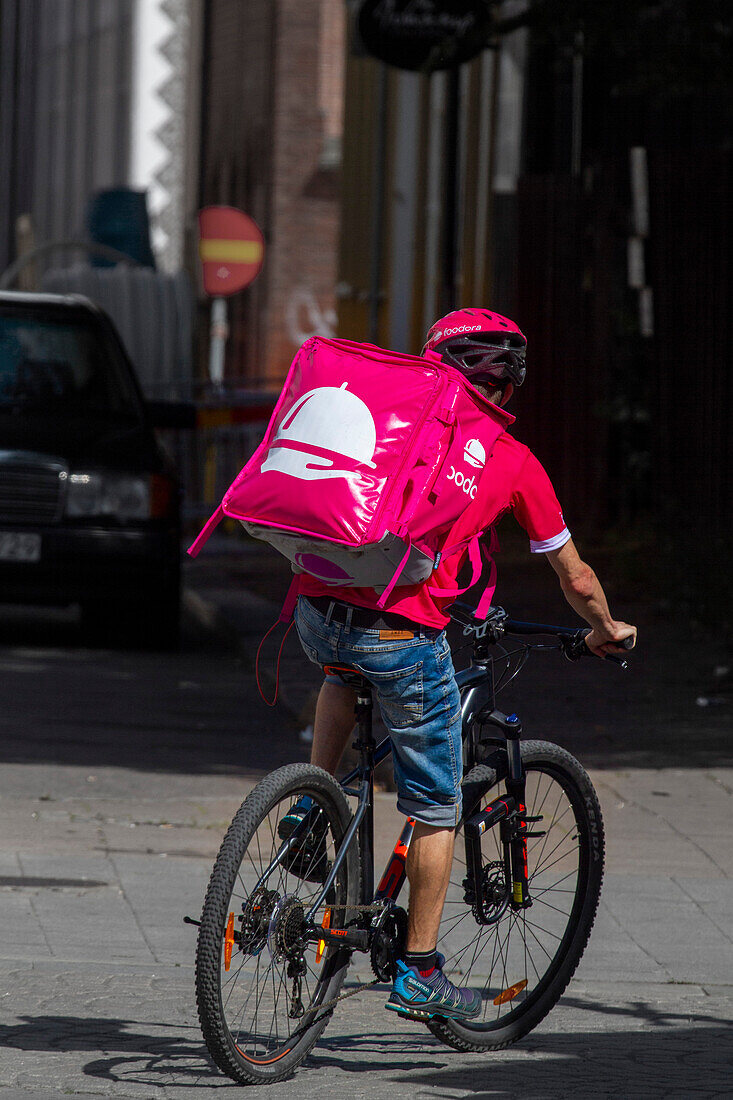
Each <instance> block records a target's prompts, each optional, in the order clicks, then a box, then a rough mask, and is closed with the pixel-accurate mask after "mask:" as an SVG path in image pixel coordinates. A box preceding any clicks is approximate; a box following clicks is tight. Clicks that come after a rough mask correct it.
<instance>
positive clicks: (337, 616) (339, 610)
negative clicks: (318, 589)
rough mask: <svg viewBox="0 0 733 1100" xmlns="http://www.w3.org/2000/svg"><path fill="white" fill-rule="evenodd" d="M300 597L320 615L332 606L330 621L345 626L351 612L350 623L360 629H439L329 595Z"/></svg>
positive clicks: (433, 631)
mask: <svg viewBox="0 0 733 1100" xmlns="http://www.w3.org/2000/svg"><path fill="white" fill-rule="evenodd" d="M302 599H305V600H307V601H308V603H309V604H312V606H313V607H315V608H316V610H317V611H320V612H321V614H322V615H327V614H328V609H329V608H330V607H331V606H332V607H333V611H332V612H331V622H332V623H340V624H341V625H342V626H345V625H346V623H347V620H348V614H349V612H351V625H352V626H356V627H361V629H362V630H411V631H412V632H413V634H439V633H440V631H439V630H438V629H437V628H435V627H432V626H423V625H422V623H415V622H413V621H412V620H411V619H406V618H405V617H404V615H395V614H394V613H393V612H392V611H371V610H370V609H369V608H368V607H356V606H354V605H353V604H346V603H340V602H339V601H338V600H332V599H331V598H330V596H303V597H302Z"/></svg>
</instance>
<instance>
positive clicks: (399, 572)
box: [377, 535, 412, 608]
mask: <svg viewBox="0 0 733 1100" xmlns="http://www.w3.org/2000/svg"><path fill="white" fill-rule="evenodd" d="M411 550H412V539H411V538H410V536H409V535H407V549H406V550H405V552H404V554H403V555H402V560H401V561H400V564H399V565H398V566H397V568H396V569H395V571H394V573H393V574H392V576H391V578H390V581H389V584H388V585H387V587H386V588H385V590H384V592H383V593H382V595H381V596H380V597H379V599H378V600H377V607H379V608H383V607H384V605H385V604H386V602H387V600H388V599H389V597H390V596H391V595H392V589H393V588H394V586H395V585H396V584H397V581H398V580H399V579H400V577H401V576H402V570H403V569H404V568H405V566H406V565H407V559H408V558H409V556H410V551H411Z"/></svg>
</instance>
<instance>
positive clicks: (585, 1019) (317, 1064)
mask: <svg viewBox="0 0 733 1100" xmlns="http://www.w3.org/2000/svg"><path fill="white" fill-rule="evenodd" d="M274 557H275V555H274V554H269V553H267V552H266V551H264V552H263V551H260V550H255V549H252V548H249V549H247V548H243V549H241V551H240V552H238V553H237V554H236V555H234V556H233V555H231V554H230V553H228V552H227V551H226V548H225V544H224V543H223V541H222V540H212V543H211V545H210V549H209V551H208V552H207V553H206V554H205V555H204V556H202V558H201V559H199V561H198V562H197V563H192V564H191V565H190V566H189V567H188V574H187V576H188V586H189V596H188V598H187V613H186V630H185V638H184V645H183V649H182V651H181V652H180V653H178V654H164V655H160V654H155V653H146V652H133V651H125V650H112V649H109V650H92V649H88V648H85V647H84V645H83V639H82V638H81V636H80V634H79V631H78V627H77V626H76V622H75V619H74V617H73V614H71V613H43V612H27V611H20V610H19V611H17V612H16V611H12V612H11V611H8V612H7V613H5V612H4V613H3V618H2V624H1V625H0V673H1V674H2V677H1V679H0V692H1V704H0V753H1V755H2V762H3V767H2V770H1V771H0V830H1V835H2V837H3V843H2V848H1V849H0V927H2V938H1V940H0V970H1V971H2V999H3V1000H2V1003H3V1012H2V1016H1V1017H0V1045H2V1057H1V1058H0V1100H6V1098H7V1100H10V1098H13V1100H14V1098H16V1097H17V1098H18V1100H20V1098H22V1100H35V1098H46V1097H61V1096H69V1095H72V1096H73V1095H79V1096H105V1097H106V1096H114V1097H118V1096H119V1097H142V1098H160V1100H163V1098H171V1100H179V1098H180V1100H184V1098H185V1100H189V1098H194V1097H196V1098H198V1097H202V1096H206V1095H207V1094H208V1092H209V1090H211V1095H212V1096H214V1097H221V1100H225V1098H226V1097H228V1096H232V1097H233V1096H235V1095H237V1096H241V1095H243V1094H242V1093H241V1091H240V1090H239V1089H238V1088H237V1087H236V1086H234V1085H232V1084H231V1083H230V1082H228V1081H227V1079H225V1078H223V1077H222V1076H221V1075H220V1074H219V1073H218V1071H216V1070H214V1068H213V1067H212V1066H211V1064H210V1063H209V1061H208V1059H207V1057H206V1052H205V1048H204V1046H203V1042H202V1039H201V1035H200V1032H199V1028H198V1022H197V1018H196V1010H195V1004H194V997H193V969H192V961H193V954H194V948H195V933H196V930H195V928H192V927H191V926H187V925H184V924H183V923H182V917H183V916H184V914H186V913H188V914H190V915H191V916H194V917H196V916H198V914H199V911H200V907H201V902H202V897H203V893H204V890H205V887H206V883H207V880H208V876H209V872H210V869H211V864H212V862H213V859H214V857H215V854H216V851H217V849H218V846H219V843H220V840H221V837H222V835H223V832H224V830H225V828H226V826H227V823H228V821H229V819H230V818H231V816H232V814H233V813H234V811H235V810H236V808H237V807H238V805H239V803H240V801H241V799H242V798H243V797H244V796H245V795H246V793H247V792H248V791H249V790H250V789H251V788H252V786H253V784H254V783H255V782H256V781H257V779H258V777H260V776H261V775H262V774H264V773H265V772H266V771H268V770H270V769H271V768H272V767H275V766H277V765H279V764H282V763H285V762H288V761H291V760H298V759H305V758H306V756H307V745H305V744H304V743H303V742H302V741H301V740H300V738H299V736H298V734H299V730H300V729H301V728H302V726H304V725H305V724H306V723H307V715H308V707H309V699H310V698H311V696H312V692H313V690H314V689H315V687H316V686H317V684H318V675H317V672H316V670H315V669H312V668H309V667H308V665H307V663H306V661H305V658H303V657H302V656H301V655H300V654H299V650H298V647H297V642H296V640H295V639H293V638H292V637H291V638H290V639H289V641H288V644H287V646H286V656H285V660H284V662H283V667H282V673H283V676H282V679H283V692H282V702H281V703H279V704H278V706H277V707H276V708H275V709H274V710H270V709H268V708H267V707H266V706H265V705H264V704H263V703H262V702H261V700H260V699H259V697H258V695H257V691H256V688H255V685H254V677H253V672H252V667H253V660H254V651H255V649H256V645H257V643H258V642H259V639H260V637H261V636H262V634H263V633H264V630H265V629H266V627H267V626H269V625H270V624H271V623H272V621H273V620H274V619H275V617H276V615H277V611H278V607H279V603H278V601H279V600H280V599H281V597H282V595H283V594H284V591H285V587H286V580H287V578H286V574H285V573H284V571H283V569H282V567H281V566H280V564H279V562H277V561H274V560H273V559H274ZM544 568H545V569H546V567H544ZM599 572H600V573H601V576H602V578H603V579H605V576H604V571H603V570H602V569H600V568H599ZM606 572H608V570H606ZM502 576H503V581H502V583H503V588H502V589H500V591H499V593H498V602H499V603H505V604H506V606H508V607H509V608H510V610H511V612H512V614H513V615H514V616H515V617H517V618H521V617H527V618H529V617H533V618H544V619H545V620H549V621H558V622H572V621H573V620H572V616H571V615H570V614H569V612H568V611H567V610H565V609H564V607H563V604H562V599H561V597H560V596H559V594H558V593H556V592H555V591H554V588H553V584H554V582H553V580H552V577H551V575H550V572H549V570H547V573H546V574H545V572H544V570H543V569H542V567H541V565H540V564H538V563H536V562H534V561H533V562H531V563H529V564H526V563H525V564H519V563H518V562H514V561H513V560H512V558H511V555H509V556H508V560H507V561H506V563H505V570H504V573H503V574H502ZM609 587H611V594H612V597H613V596H614V593H613V589H612V586H609ZM512 591H513V592H515V593H516V598H514V599H511V600H510V597H509V594H508V593H511V592H512ZM611 604H612V609H613V611H614V613H615V614H616V615H617V616H618V617H623V618H627V619H629V620H630V621H637V619H638V620H639V622H640V627H641V635H640V647H639V650H638V654H635V655H634V656H633V657H632V662H633V663H632V668H631V670H630V671H629V672H627V673H625V674H624V673H622V672H620V671H619V670H618V669H616V668H614V667H611V666H610V665H603V664H601V662H598V661H591V660H588V661H583V662H581V663H580V664H578V665H569V664H567V663H566V662H564V661H562V660H560V659H559V658H558V656H557V655H556V654H554V653H548V654H537V655H536V656H534V657H533V659H532V660H531V661H530V664H529V666H528V667H527V669H526V671H525V673H523V674H522V677H521V679H520V680H518V681H517V682H516V684H513V685H512V686H511V687H510V688H509V689H508V691H507V693H506V696H505V697H503V698H505V699H506V709H507V710H509V709H512V708H514V707H516V709H517V710H518V711H519V712H520V714H521V715H522V718H523V720H524V725H525V733H526V734H528V735H532V736H539V737H546V738H547V739H550V740H556V741H559V742H560V743H561V744H564V745H565V746H566V747H568V748H570V749H571V751H573V752H575V753H576V754H577V755H578V756H579V757H580V759H581V760H582V761H583V762H584V763H585V764H586V766H588V767H589V770H590V771H591V775H592V777H593V780H594V782H595V783H596V785H597V789H598V792H599V795H600V798H601V802H602V805H603V810H604V817H605V822H606V831H607V841H608V860H607V875H606V880H605V886H604V892H603V897H602V902H601V909H600V912H599V917H598V921H597V923H596V927H595V930H594V933H593V936H592V938H591V942H590V946H589V948H588V950H587V952H586V955H585V957H584V959H583V961H582V963H581V965H580V968H579V970H578V972H577V976H576V978H575V980H574V981H573V982H572V983H571V985H570V987H569V989H568V991H567V994H566V996H565V997H563V999H562V1000H561V1002H560V1004H559V1005H558V1006H557V1007H556V1008H555V1010H554V1011H553V1012H552V1013H551V1014H550V1015H549V1017H548V1018H547V1019H546V1020H545V1021H544V1022H543V1023H542V1024H541V1025H540V1026H539V1027H538V1028H537V1029H536V1030H535V1031H534V1032H533V1033H532V1034H531V1035H530V1036H528V1037H527V1038H526V1039H525V1040H523V1041H522V1042H521V1043H519V1044H518V1045H516V1046H515V1047H513V1048H510V1049H509V1050H506V1051H502V1052H499V1053H493V1054H491V1053H489V1054H485V1055H463V1054H459V1053H457V1052H455V1051H452V1050H450V1049H448V1048H446V1047H444V1046H442V1045H441V1044H440V1043H439V1042H438V1041H437V1040H436V1039H434V1038H433V1037H432V1036H431V1035H430V1034H429V1033H428V1032H427V1031H426V1030H425V1029H424V1028H422V1027H421V1026H419V1025H417V1024H412V1023H409V1022H408V1021H403V1020H401V1019H400V1018H398V1017H395V1016H394V1015H393V1014H388V1013H386V1012H384V1010H383V1007H382V1006H383V1003H384V1001H385V999H386V996H387V991H386V988H385V987H375V988H374V989H371V990H369V991H367V992H364V993H360V994H358V995H357V996H355V997H352V998H350V999H348V1000H347V1001H345V1002H344V1004H343V1005H341V1006H339V1009H338V1010H337V1012H336V1014H335V1016H334V1018H333V1020H332V1021H331V1023H330V1025H329V1027H328V1029H327V1031H326V1032H325V1034H324V1037H323V1040H322V1041H321V1043H320V1044H319V1045H318V1046H317V1047H316V1048H315V1050H314V1052H313V1054H312V1055H311V1056H310V1057H309V1059H308V1060H307V1062H306V1063H305V1065H304V1066H303V1067H302V1068H301V1069H300V1070H299V1072H298V1074H297V1076H296V1078H295V1079H294V1080H291V1081H289V1082H284V1083H282V1084H279V1085H274V1086H271V1087H269V1088H266V1089H265V1088H262V1087H258V1088H253V1089H252V1090H250V1092H249V1093H247V1095H251V1096H253V1097H254V1096H259V1095H262V1096H265V1095H266V1096H267V1097H271V1098H280V1097H291V1096H297V1097H299V1098H301V1097H302V1098H310V1097H314V1098H315V1097H323V1096H324V1095H335V1096H339V1095H344V1094H347V1095H348V1096H349V1097H350V1098H351V1100H357V1098H361V1097H364V1098H367V1097H368V1098H370V1100H371V1098H373V1097H375V1098H380V1097H390V1098H394V1097H418V1098H428V1097H441V1098H443V1097H445V1098H453V1097H472V1098H487V1100H488V1098H492V1100H493V1098H497V1100H510V1098H518V1100H519V1098H522V1100H555V1098H558V1100H559V1098H578V1100H589V1098H591V1097H593V1098H595V1097H614V1098H615V1100H618V1098H634V1097H639V1098H641V1097H644V1098H645V1100H656V1098H659V1100H688V1098H692V1097H701V1098H702V1097H704V1098H713V1097H715V1098H721V1100H722V1098H727V1100H729V1098H730V1097H731V1096H733V1042H732V1036H733V1029H732V1028H731V1024H732V1023H733V944H732V943H731V929H732V928H733V888H732V886H731V876H732V875H733V814H732V813H731V802H732V799H731V793H732V791H733V759H732V756H731V750H730V740H731V712H732V705H731V703H730V700H728V701H727V702H726V697H725V696H724V695H721V694H720V693H719V694H718V696H717V697H716V699H717V702H718V705H707V706H704V705H703V706H700V705H698V704H697V699H698V698H699V697H703V698H707V699H709V698H710V697H711V696H713V694H714V691H713V689H714V687H715V682H714V668H715V665H716V663H717V664H719V663H720V661H721V659H722V656H723V655H722V653H721V652H719V651H718V650H717V649H716V644H715V639H714V638H711V637H710V636H708V635H707V634H706V633H705V632H704V631H703V630H701V629H700V628H697V629H693V630H692V633H689V627H688V626H687V624H685V626H684V627H683V626H682V625H681V624H678V625H674V624H670V622H669V621H668V620H666V619H662V618H661V617H660V616H659V614H658V612H657V611H655V610H654V609H651V608H649V607H648V606H647V605H646V603H645V601H644V599H643V594H639V593H635V594H634V595H633V599H631V600H627V601H626V602H625V603H624V602H622V601H621V600H620V598H619V599H614V598H612V600H611ZM276 648H277V647H276V645H275V644H274V642H273V645H272V646H271V647H270V648H269V649H268V651H267V654H266V655H265V662H264V663H265V666H266V670H267V671H266V676H265V679H266V683H267V685H268V686H269V687H270V688H272V686H273V682H274V681H273V678H272V675H271V671H272V665H273V663H274V661H273V654H274V652H275V651H276ZM377 799H378V808H377V821H378V859H379V860H382V861H383V860H384V859H385V858H386V853H387V851H388V850H389V849H390V848H391V846H392V844H393V842H394V839H395V837H396V834H397V831H398V828H399V817H398V815H397V813H396V810H395V808H394V796H393V795H392V794H390V793H389V792H388V791H384V792H381V793H379V794H378V795H377ZM371 976H372V975H371V973H370V971H369V969H368V966H367V965H366V964H364V963H362V962H358V963H356V964H354V966H353V969H352V970H351V971H350V980H351V982H352V983H353V985H357V984H360V983H361V982H364V981H368V980H369V979H370V978H371Z"/></svg>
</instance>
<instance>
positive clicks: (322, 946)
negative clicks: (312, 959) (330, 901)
mask: <svg viewBox="0 0 733 1100" xmlns="http://www.w3.org/2000/svg"><path fill="white" fill-rule="evenodd" d="M330 927H331V909H330V908H328V909H327V910H326V912H325V913H324V914H323V920H322V921H321V928H330ZM325 950H326V941H325V940H319V941H318V947H317V948H316V962H317V963H319V962H320V961H321V959H322V958H323V952H324V951H325Z"/></svg>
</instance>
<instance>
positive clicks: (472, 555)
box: [428, 531, 484, 598]
mask: <svg viewBox="0 0 733 1100" xmlns="http://www.w3.org/2000/svg"><path fill="white" fill-rule="evenodd" d="M482 534H483V531H479V533H478V534H477V535H474V536H473V538H472V539H471V541H470V542H469V544H468V558H469V561H470V562H471V579H470V581H469V582H468V584H467V585H466V586H465V588H440V587H439V585H437V584H430V585H428V592H429V593H430V595H431V596H441V597H444V596H453V597H454V598H455V597H456V596H462V595H463V593H464V592H468V590H469V588H472V587H473V586H474V584H476V582H477V581H478V580H479V579H480V578H481V574H482V572H483V568H484V563H483V560H482V558H481V543H480V539H481V536H482ZM448 553H450V551H448ZM446 556H447V555H446V553H445V551H444V552H443V557H446Z"/></svg>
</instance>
